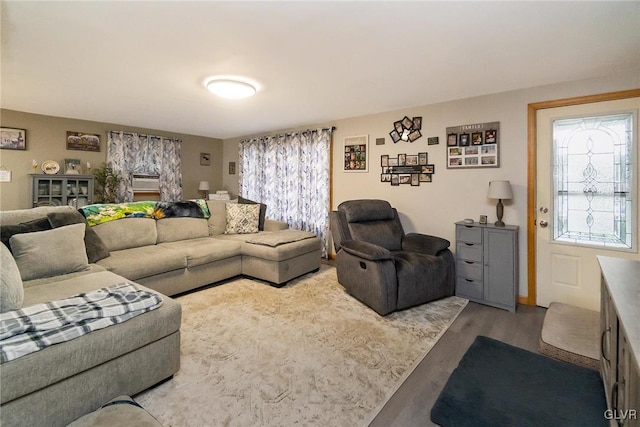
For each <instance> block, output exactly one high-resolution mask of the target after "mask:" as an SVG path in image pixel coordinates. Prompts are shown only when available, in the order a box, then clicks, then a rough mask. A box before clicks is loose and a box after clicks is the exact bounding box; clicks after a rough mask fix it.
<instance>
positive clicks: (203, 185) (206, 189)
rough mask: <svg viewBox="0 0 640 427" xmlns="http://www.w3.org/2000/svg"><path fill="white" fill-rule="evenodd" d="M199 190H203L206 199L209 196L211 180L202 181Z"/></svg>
mask: <svg viewBox="0 0 640 427" xmlns="http://www.w3.org/2000/svg"><path fill="white" fill-rule="evenodd" d="M198 190H200V191H201V192H202V198H203V199H205V200H206V199H207V198H208V197H209V181H200V185H199V186H198Z"/></svg>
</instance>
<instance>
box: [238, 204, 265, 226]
mask: <svg viewBox="0 0 640 427" xmlns="http://www.w3.org/2000/svg"><path fill="white" fill-rule="evenodd" d="M238 203H240V204H242V205H260V218H259V220H258V230H260V231H264V220H265V218H266V216H267V205H265V204H264V203H258V202H254V201H253V200H249V199H245V198H244V197H242V196H238Z"/></svg>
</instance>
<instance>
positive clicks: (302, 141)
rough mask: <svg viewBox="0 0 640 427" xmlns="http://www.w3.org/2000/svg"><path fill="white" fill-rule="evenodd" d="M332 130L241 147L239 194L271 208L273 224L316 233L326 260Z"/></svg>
mask: <svg viewBox="0 0 640 427" xmlns="http://www.w3.org/2000/svg"><path fill="white" fill-rule="evenodd" d="M332 132H333V129H318V130H309V131H305V132H300V133H294V134H287V135H276V136H264V137H260V138H254V139H249V140H245V141H241V142H240V148H239V153H240V159H239V180H240V183H239V184H240V185H239V187H240V195H241V196H242V197H245V198H247V199H251V200H255V201H259V202H262V203H264V204H266V205H267V216H268V217H269V218H270V219H275V220H279V221H285V222H287V223H288V224H289V226H290V227H291V228H294V229H298V230H305V231H311V232H314V233H315V234H316V235H318V236H320V237H321V239H322V256H326V247H327V233H328V227H329V209H330V206H329V148H330V145H331V134H332Z"/></svg>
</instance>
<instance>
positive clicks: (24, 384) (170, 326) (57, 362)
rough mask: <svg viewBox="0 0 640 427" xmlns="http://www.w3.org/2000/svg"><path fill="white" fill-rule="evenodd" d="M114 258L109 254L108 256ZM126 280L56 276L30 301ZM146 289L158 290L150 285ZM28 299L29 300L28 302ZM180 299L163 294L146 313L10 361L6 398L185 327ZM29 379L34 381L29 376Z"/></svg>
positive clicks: (0, 372) (5, 368)
mask: <svg viewBox="0 0 640 427" xmlns="http://www.w3.org/2000/svg"><path fill="white" fill-rule="evenodd" d="M106 259H109V258H105V260H106ZM123 281H126V279H125V278H123V277H120V276H118V275H116V274H113V273H110V272H108V271H101V272H97V273H95V274H92V275H90V276H89V277H87V276H82V277H76V278H73V279H64V280H60V281H55V280H54V281H51V282H49V283H46V284H43V285H40V286H35V287H31V288H26V289H25V306H26V305H32V304H37V303H42V302H47V301H54V300H57V299H61V298H66V297H68V296H70V295H74V294H78V293H82V292H88V291H93V290H96V289H98V288H102V287H105V286H110V285H114V284H117V283H122V282H123ZM138 286H139V287H140V289H143V290H145V291H150V292H155V291H153V290H151V289H148V288H146V287H144V286H141V285H138ZM27 301H29V302H28V304H27ZM180 323H181V308H180V304H178V303H177V302H176V301H174V300H172V299H171V298H169V297H166V296H163V304H162V306H160V308H158V309H157V310H152V311H150V312H148V313H145V314H143V315H141V316H136V317H134V318H132V319H129V320H127V321H126V322H123V323H120V324H118V325H113V326H109V327H108V328H105V329H101V330H99V331H94V332H92V333H90V334H87V335H83V336H81V337H79V338H76V339H74V340H71V341H69V342H67V343H65V344H64V345H52V346H50V347H47V348H45V349H43V350H40V351H38V352H36V353H31V354H28V355H26V356H23V357H20V358H18V359H15V360H12V361H10V362H7V363H4V364H3V365H2V369H0V383H2V384H11V387H1V388H0V402H2V403H4V402H7V401H9V400H12V399H15V398H17V397H19V396H24V395H26V394H28V393H31V392H33V391H36V390H40V389H42V388H43V387H47V386H49V385H51V384H54V383H56V382H58V381H61V380H63V379H65V378H69V377H72V376H73V375H75V374H78V373H80V372H84V371H86V370H87V369H90V368H92V367H94V366H98V365H100V364H102V363H105V362H107V361H109V360H112V359H114V358H116V357H119V356H121V355H124V354H127V353H129V352H131V351H133V350H136V349H139V348H140V347H143V346H145V345H147V344H150V343H153V342H155V341H157V340H159V339H161V338H163V337H166V336H168V335H170V334H172V333H174V332H176V331H178V330H179V329H180ZM26 378H28V381H27V380H25V379H26Z"/></svg>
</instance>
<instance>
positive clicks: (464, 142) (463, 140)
mask: <svg viewBox="0 0 640 427" xmlns="http://www.w3.org/2000/svg"><path fill="white" fill-rule="evenodd" d="M459 137H460V141H459V142H458V145H460V146H461V147H466V146H468V145H470V144H471V140H470V139H469V134H468V133H461V134H460V136H459Z"/></svg>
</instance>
